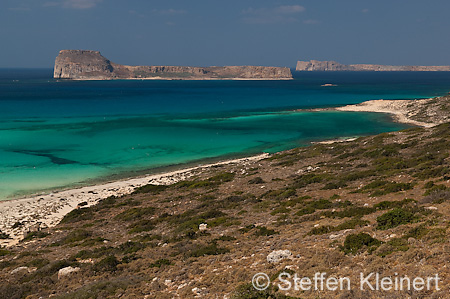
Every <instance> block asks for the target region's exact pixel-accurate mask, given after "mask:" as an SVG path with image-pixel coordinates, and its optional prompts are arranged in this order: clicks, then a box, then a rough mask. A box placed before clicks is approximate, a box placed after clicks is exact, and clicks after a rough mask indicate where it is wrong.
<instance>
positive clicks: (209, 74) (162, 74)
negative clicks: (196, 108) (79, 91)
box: [53, 50, 292, 80]
mask: <svg viewBox="0 0 450 299" xmlns="http://www.w3.org/2000/svg"><path fill="white" fill-rule="evenodd" d="M53 77H54V78H55V79H73V80H112V79H166V80H208V79H210V80H211V79H215V80H218V79H242V80H244V79H261V80H262V79H264V80H272V79H276V80H282V79H292V74H291V70H290V69H289V68H283V67H267V66H223V67H217V66H214V67H190V66H129V65H121V64H117V63H113V62H111V61H109V60H108V59H106V58H105V57H103V56H102V55H101V54H100V52H98V51H89V50H62V51H60V52H59V55H58V56H57V57H56V59H55V66H54V75H53Z"/></svg>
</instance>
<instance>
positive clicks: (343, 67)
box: [295, 60, 450, 72]
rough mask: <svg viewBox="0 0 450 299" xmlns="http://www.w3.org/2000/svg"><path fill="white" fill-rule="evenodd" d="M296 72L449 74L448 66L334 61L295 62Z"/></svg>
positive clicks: (449, 68) (449, 67)
mask: <svg viewBox="0 0 450 299" xmlns="http://www.w3.org/2000/svg"><path fill="white" fill-rule="evenodd" d="M295 70H296V71H309V72H311V71H354V72H360V71H371V72H449V71H450V66H447V65H443V66H424V65H380V64H340V63H338V62H336V61H318V60H310V61H297V67H296V69H295Z"/></svg>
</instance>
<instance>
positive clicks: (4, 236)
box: [0, 231, 11, 239]
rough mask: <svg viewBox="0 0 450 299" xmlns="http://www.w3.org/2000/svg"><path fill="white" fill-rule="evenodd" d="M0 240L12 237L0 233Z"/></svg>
mask: <svg viewBox="0 0 450 299" xmlns="http://www.w3.org/2000/svg"><path fill="white" fill-rule="evenodd" d="M0 239H11V237H10V235H8V234H7V233H4V232H2V231H0Z"/></svg>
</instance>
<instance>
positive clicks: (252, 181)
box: [248, 176, 265, 184]
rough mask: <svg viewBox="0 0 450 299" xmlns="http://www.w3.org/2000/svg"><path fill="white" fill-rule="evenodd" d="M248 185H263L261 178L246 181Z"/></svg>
mask: <svg viewBox="0 0 450 299" xmlns="http://www.w3.org/2000/svg"><path fill="white" fill-rule="evenodd" d="M248 183H249V184H264V183H265V182H264V180H263V179H262V178H261V177H259V176H258V177H255V178H253V179H251V180H249V181H248Z"/></svg>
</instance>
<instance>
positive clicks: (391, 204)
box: [373, 198, 415, 210]
mask: <svg viewBox="0 0 450 299" xmlns="http://www.w3.org/2000/svg"><path fill="white" fill-rule="evenodd" d="M411 202H415V200H414V199H410V198H405V199H403V200H401V201H387V200H385V201H382V202H379V203H377V204H375V205H374V206H373V207H374V208H376V209H378V210H388V209H393V208H401V207H403V206H404V205H407V204H408V203H411Z"/></svg>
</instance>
